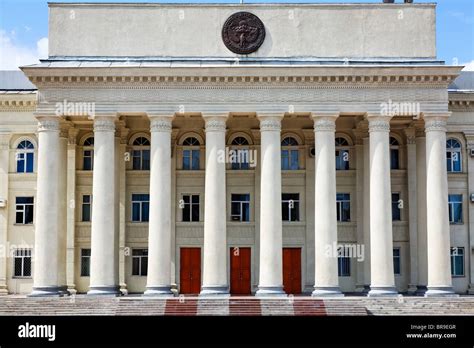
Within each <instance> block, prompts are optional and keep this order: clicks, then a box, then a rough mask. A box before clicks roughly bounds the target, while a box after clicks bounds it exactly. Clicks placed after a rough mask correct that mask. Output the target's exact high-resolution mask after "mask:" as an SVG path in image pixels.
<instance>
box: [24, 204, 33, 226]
mask: <svg viewBox="0 0 474 348" xmlns="http://www.w3.org/2000/svg"><path fill="white" fill-rule="evenodd" d="M32 223H33V205H27V206H25V224H32Z"/></svg>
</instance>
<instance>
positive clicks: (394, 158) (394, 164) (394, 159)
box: [390, 149, 400, 169]
mask: <svg viewBox="0 0 474 348" xmlns="http://www.w3.org/2000/svg"><path fill="white" fill-rule="evenodd" d="M399 168H400V163H399V154H398V149H390V169H399Z"/></svg>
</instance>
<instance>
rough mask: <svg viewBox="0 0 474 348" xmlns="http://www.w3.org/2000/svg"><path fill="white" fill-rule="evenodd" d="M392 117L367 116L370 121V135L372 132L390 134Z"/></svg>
mask: <svg viewBox="0 0 474 348" xmlns="http://www.w3.org/2000/svg"><path fill="white" fill-rule="evenodd" d="M391 119H392V117H390V116H382V115H380V114H367V120H368V121H369V133H371V132H390V120H391Z"/></svg>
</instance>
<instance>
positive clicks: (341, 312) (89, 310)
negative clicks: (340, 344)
mask: <svg viewBox="0 0 474 348" xmlns="http://www.w3.org/2000/svg"><path fill="white" fill-rule="evenodd" d="M0 315H3V316H5V315H7V316H9V315H34V316H41V315H84V316H87V315H128V316H133V315H154V316H156V315H158V316H162V315H165V316H196V315H201V316H202V315H205V316H228V315H231V316H272V315H273V316H327V315H330V316H347V315H352V316H354V315H356V316H362V315H470V316H472V315H474V297H470V296H466V297H458V298H436V299H433V298H423V297H403V298H375V299H374V298H367V297H344V298H330V299H315V298H311V297H288V298H271V299H266V298H255V297H230V298H217V299H211V298H198V297H175V298H171V299H159V298H147V297H140V296H131V295H129V296H124V297H116V298H113V297H112V298H111V297H103V298H100V297H87V296H85V295H77V296H70V297H61V298H30V297H26V296H19V295H8V296H1V297H0Z"/></svg>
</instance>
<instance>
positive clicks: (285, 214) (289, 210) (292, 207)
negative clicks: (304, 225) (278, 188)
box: [281, 193, 300, 221]
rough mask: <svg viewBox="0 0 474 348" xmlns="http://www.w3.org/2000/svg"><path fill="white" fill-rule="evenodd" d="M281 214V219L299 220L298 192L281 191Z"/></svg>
mask: <svg viewBox="0 0 474 348" xmlns="http://www.w3.org/2000/svg"><path fill="white" fill-rule="evenodd" d="M281 197H282V202H281V209H282V210H281V216H282V220H283V221H300V194H299V193H283V194H282V195H281Z"/></svg>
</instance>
